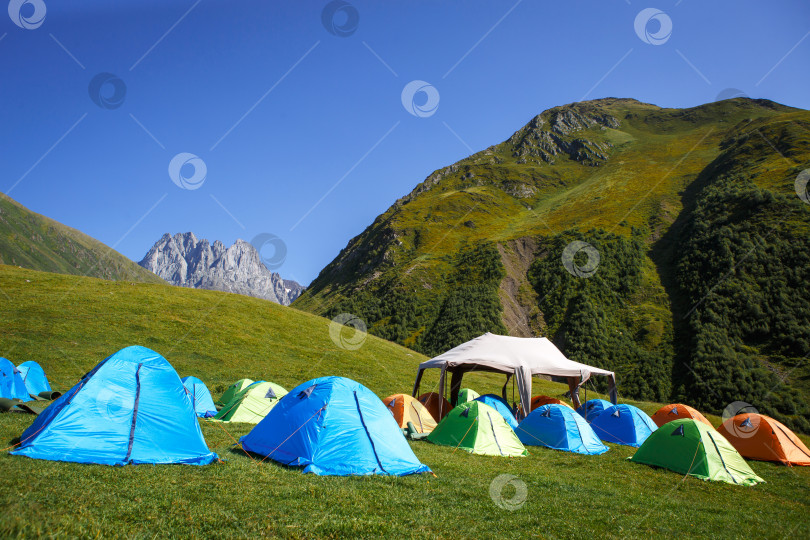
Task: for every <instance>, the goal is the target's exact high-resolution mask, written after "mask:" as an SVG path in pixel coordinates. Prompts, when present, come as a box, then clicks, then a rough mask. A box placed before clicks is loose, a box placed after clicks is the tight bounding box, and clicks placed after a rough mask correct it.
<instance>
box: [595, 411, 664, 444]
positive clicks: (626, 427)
mask: <svg viewBox="0 0 810 540" xmlns="http://www.w3.org/2000/svg"><path fill="white" fill-rule="evenodd" d="M591 427H592V428H593V431H594V432H595V433H596V434H597V435H598V436H599V438H600V439H602V440H603V441H606V442H612V443H618V444H624V445H627V446H636V447H638V446H641V443H643V442H644V440H645V439H646V438H647V437H649V436H650V433H652V432H653V431H655V430H656V429H658V426H656V425H655V422H653V421H652V418H650V417H649V416H647V413H645V412H644V411H642V410H641V409H639V408H638V407H634V406H633V405H626V404H622V405H614V406H613V407H610V408H609V409H605V410H604V411H602V414H600V415H599V416H597V417H596V420H594V421H593V422H591Z"/></svg>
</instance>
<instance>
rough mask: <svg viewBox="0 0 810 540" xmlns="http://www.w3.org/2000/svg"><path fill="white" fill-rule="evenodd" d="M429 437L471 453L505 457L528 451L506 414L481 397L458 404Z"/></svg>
mask: <svg viewBox="0 0 810 540" xmlns="http://www.w3.org/2000/svg"><path fill="white" fill-rule="evenodd" d="M426 440H427V441H428V442H432V443H433V444H438V445H442V446H452V447H454V448H460V449H462V450H465V451H467V452H470V453H471V454H480V455H485V456H505V457H517V456H527V455H529V452H528V451H526V448H525V447H524V446H523V444H521V442H520V440H518V438H517V435H515V432H514V431H513V430H512V428H511V427H509V424H507V423H506V420H504V418H503V416H501V414H500V413H499V412H498V411H496V410H495V409H493V408H492V407H490V406H489V405H486V404H485V403H482V402H480V401H468V402H467V403H462V404H460V405H457V406H456V407H455V408H454V409H452V410H451V411H450V412H449V413H448V414H447V416H445V418H444V420H442V421H441V422H439V425H438V426H436V429H434V430H433V431H432V432H431V433H430V435H428V436H427V438H426Z"/></svg>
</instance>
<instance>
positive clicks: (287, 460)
mask: <svg viewBox="0 0 810 540" xmlns="http://www.w3.org/2000/svg"><path fill="white" fill-rule="evenodd" d="M240 442H241V443H242V448H244V449H245V450H246V451H248V452H253V453H256V454H260V455H263V456H267V457H269V458H271V459H273V460H275V461H277V462H279V463H282V464H284V465H292V466H299V467H304V472H307V473H314V474H318V475H334V476H348V475H371V474H387V475H396V476H404V475H407V474H415V473H422V472H430V469H429V468H428V467H427V466H425V465H423V464H422V463H420V462H419V460H418V459H417V457H416V456H415V455H414V453H413V451H412V450H411V447H410V446H409V445H408V442H407V440H406V439H405V437H403V435H402V431H401V430H400V428H399V426H398V425H397V422H396V420H394V417H393V416H392V415H391V413H390V412H389V411H388V409H387V408H386V407H385V405H384V404H383V402H382V401H380V398H378V397H377V396H376V395H375V394H374V393H373V392H372V391H371V390H369V389H368V388H366V387H365V386H363V385H362V384H359V383H357V382H355V381H352V380H351V379H346V378H343V377H321V378H319V379H313V380H311V381H308V382H305V383H304V384H301V385H299V386H297V387H296V388H294V389H293V390H292V391H291V392H290V393H289V394H287V395H286V396H284V397H283V398H281V400H280V401H279V402H278V404H277V405H276V406H275V407H273V408H272V409H271V410H270V412H269V413H268V414H267V416H266V417H264V419H263V420H262V421H261V422H259V423H258V424H257V425H256V427H254V428H253V430H252V431H251V432H250V433H248V434H247V435H245V436H244V437H242V438H241V439H240Z"/></svg>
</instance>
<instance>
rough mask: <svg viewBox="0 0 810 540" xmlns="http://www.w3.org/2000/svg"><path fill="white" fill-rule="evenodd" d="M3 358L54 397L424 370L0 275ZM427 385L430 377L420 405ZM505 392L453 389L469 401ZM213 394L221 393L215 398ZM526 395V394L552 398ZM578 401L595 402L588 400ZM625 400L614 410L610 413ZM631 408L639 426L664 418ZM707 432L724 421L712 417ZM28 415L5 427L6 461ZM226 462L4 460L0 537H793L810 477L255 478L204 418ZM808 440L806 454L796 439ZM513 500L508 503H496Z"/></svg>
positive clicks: (448, 454) (89, 290)
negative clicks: (92, 374)
mask: <svg viewBox="0 0 810 540" xmlns="http://www.w3.org/2000/svg"><path fill="white" fill-rule="evenodd" d="M0 298H2V302H1V303H0V325H2V333H0V354H2V355H4V356H7V357H9V358H10V359H12V360H13V361H14V362H15V363H19V362H20V361H22V360H25V359H34V360H37V361H38V362H40V363H41V364H42V365H43V367H45V369H46V371H47V372H48V375H49V377H50V378H51V381H52V384H53V386H54V387H55V388H56V389H61V390H65V389H67V388H68V387H69V386H71V385H72V384H74V383H75V382H76V379H77V378H78V377H79V376H81V375H82V374H83V373H85V372H86V371H87V370H89V369H90V368H92V367H93V366H94V365H95V364H96V363H98V362H99V361H100V360H101V359H103V358H104V357H105V356H107V355H108V354H110V353H112V352H114V351H115V350H117V349H119V348H121V347H123V346H126V345H130V344H134V343H140V344H144V345H147V346H149V347H152V348H154V349H155V350H157V351H159V352H161V353H162V354H164V355H165V356H166V357H167V358H168V359H169V361H170V362H172V364H173V365H174V366H175V368H177V370H178V371H179V373H180V374H181V375H185V374H189V373H193V374H195V375H198V376H200V377H201V378H202V379H203V380H205V381H206V382H207V383H209V386H212V387H214V388H217V387H222V385H225V384H228V383H230V382H233V381H234V380H236V379H238V378H242V377H251V378H254V379H258V378H265V379H269V380H273V381H276V382H278V383H280V384H282V385H284V386H287V387H288V388H290V387H292V386H293V385H295V384H297V383H300V382H303V381H304V380H306V379H308V378H312V377H316V376H320V375H344V376H348V377H351V378H354V379H355V380H358V381H359V382H361V383H363V384H365V385H366V386H368V387H369V388H371V390H373V391H374V392H376V393H377V394H378V395H380V396H386V395H388V394H390V393H394V392H405V393H408V392H409V390H410V387H411V384H412V381H413V376H414V374H415V368H416V365H417V363H418V362H419V361H421V360H423V359H424V357H422V356H421V355H418V354H417V353H414V352H411V351H409V350H407V349H405V348H402V347H400V346H397V345H394V344H391V343H387V342H384V341H382V340H379V339H377V338H374V337H373V336H369V337H368V339H367V340H366V342H365V343H364V344H363V346H362V347H361V348H360V349H358V350H356V351H347V350H344V349H341V348H339V347H337V346H336V345H335V344H334V343H332V341H331V339H330V337H329V332H328V327H329V322H328V321H327V320H325V319H321V318H319V317H315V316H313V315H310V314H307V313H302V312H299V311H296V310H294V309H291V308H285V307H281V306H277V305H275V304H271V303H269V302H265V301H261V300H257V299H252V298H247V297H242V296H237V295H230V294H226V293H218V292H211V291H198V290H188V289H181V288H174V287H169V286H165V285H146V284H132V283H128V282H107V281H102V280H96V279H89V278H75V277H70V276H60V275H55V274H47V273H41V272H34V271H30V270H21V269H17V268H10V267H3V266H0ZM434 384H435V374H431V375H430V377H428V378H426V381H425V382H424V384H423V389H426V390H429V389H430V388H431V386H432V385H434ZM500 384H501V380H500V378H497V377H493V376H491V375H484V374H472V375H470V376H469V377H465V386H467V385H468V386H471V387H472V388H475V389H476V390H478V391H479V392H481V393H485V392H492V391H497V388H498V386H499V385H500ZM223 388H224V387H223ZM563 391H564V387H563V386H562V385H560V384H556V383H552V382H548V381H543V380H540V379H535V381H534V392H533V393H534V394H540V393H545V394H549V395H560V394H561V393H562V392H563ZM588 397H589V398H592V397H594V394H593V393H591V392H589V395H588ZM622 401H625V400H622ZM627 402H629V403H634V404H636V405H638V406H640V407H641V408H643V409H644V410H646V411H647V412H649V413H652V412H654V411H655V410H656V409H657V408H658V406H659V404H656V403H640V402H633V401H627ZM710 420H711V421H713V422H714V423H715V424H717V423H718V421H719V419H718V418H716V417H711V416H710ZM31 421H32V417H31V416H28V415H22V414H4V415H0V444H1V445H2V447H3V448H4V447H7V446H11V445H12V444H13V441H14V439H15V438H17V437H19V436H20V434H21V433H22V431H23V430H24V429H25V428H26V427H27V426H28V425H30V423H31ZM201 425H202V429H203V433H204V435H205V437H206V440H207V442H208V444H209V446H210V447H211V449H212V450H214V451H216V452H217V453H218V454H219V455H220V457H222V458H223V459H224V460H225V461H224V463H221V464H216V465H211V466H207V467H192V466H146V465H142V466H129V467H120V468H119V467H104V466H96V465H79V464H72V463H57V462H49V461H38V460H31V459H27V458H23V457H16V456H11V455H9V454H8V453H7V452H3V453H0V505H2V506H3V513H2V514H1V515H0V537H3V538H9V537H35V536H42V537H96V536H116V537H119V536H121V537H123V536H127V537H138V538H146V537H150V538H151V537H217V538H233V537H257V536H267V537H284V538H312V537H332V538H339V537H380V536H389V537H393V536H396V537H423V538H435V537H444V538H449V537H453V538H481V537H485V538H487V537H502V538H525V537H565V538H592V537H614V538H619V537H621V538H626V537H631V538H646V537H650V536H656V537H673V536H678V537H709V536H711V537H729V538H733V537H738V538H740V537H765V538H785V537H791V538H795V537H799V538H801V537H806V536H808V534H810V525H808V522H807V518H806V516H807V515H808V510H810V489H808V487H809V486H810V470H808V468H787V467H783V466H778V465H774V464H770V463H761V462H752V463H751V465H752V467H753V468H754V470H755V471H756V472H757V474H759V475H760V476H762V477H763V478H764V479H765V480H766V481H767V483H765V484H762V485H758V486H755V487H751V488H743V487H737V486H730V485H726V484H718V483H710V482H703V481H700V480H697V479H694V478H686V479H684V478H683V477H682V476H681V475H679V474H676V473H673V472H669V471H666V470H657V469H652V468H650V467H646V466H643V465H637V464H633V463H630V462H628V461H627V460H626V458H627V457H628V456H630V455H632V453H633V451H634V450H633V449H631V448H628V447H623V446H617V445H610V446H611V449H610V451H609V452H607V453H606V454H603V455H601V456H578V455H574V454H568V453H564V452H555V451H552V450H547V449H543V448H536V447H530V449H529V451H530V456H529V457H526V458H511V459H506V458H494V457H484V456H473V455H469V454H466V453H464V452H462V451H458V452H453V450H452V449H451V448H446V447H438V446H433V445H431V444H429V443H427V442H423V441H419V442H413V443H411V445H412V447H413V450H414V452H415V453H416V455H417V456H418V457H419V458H420V459H421V460H422V462H423V463H425V464H427V465H428V466H430V467H431V468H432V469H433V471H434V472H435V474H436V476H435V477H433V476H431V475H421V476H416V477H407V478H387V477H377V478H359V477H355V478H329V477H316V476H311V475H303V474H302V473H301V472H300V471H298V470H296V469H290V468H285V467H281V466H279V465H277V464H275V463H273V462H270V461H269V460H268V461H265V462H263V463H259V462H257V460H256V459H255V458H252V457H249V456H247V455H245V454H244V453H242V452H241V451H238V450H233V449H232V445H233V441H234V439H237V438H238V437H239V436H241V435H244V434H246V433H247V432H248V431H249V430H250V429H251V426H249V425H240V424H235V425H222V424H216V423H212V422H208V421H203V420H201ZM805 440H807V439H806V438H805ZM501 474H511V475H515V476H517V477H518V478H519V479H520V480H521V481H522V482H524V483H525V484H526V488H527V498H526V501H525V504H524V505H523V506H522V507H521V508H519V509H517V510H514V511H509V510H504V509H502V508H500V507H498V506H497V505H496V504H495V503H494V502H493V500H492V499H491V498H490V495H489V490H490V484H491V483H492V481H493V480H494V479H495V478H496V477H497V476H499V475H501ZM502 495H503V496H504V498H506V499H509V498H511V497H512V496H513V495H514V491H513V490H512V488H506V489H505V490H504V492H503V494H502Z"/></svg>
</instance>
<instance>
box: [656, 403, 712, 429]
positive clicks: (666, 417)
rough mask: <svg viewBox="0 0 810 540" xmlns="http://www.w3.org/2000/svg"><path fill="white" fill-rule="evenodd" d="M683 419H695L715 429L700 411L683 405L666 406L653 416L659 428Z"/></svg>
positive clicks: (672, 404) (671, 404)
mask: <svg viewBox="0 0 810 540" xmlns="http://www.w3.org/2000/svg"><path fill="white" fill-rule="evenodd" d="M682 418H694V419H695V420H697V421H698V422H703V423H704V424H706V425H707V426H709V427H710V428H712V429H714V426H713V425H712V423H711V422H709V421H708V420H707V419H706V417H705V416H703V415H702V414H701V413H700V411H698V410H697V409H693V408H692V407H690V406H689V405H683V404H681V403H670V404H669V405H664V406H663V407H661V408H660V409H658V410H657V411H656V413H655V414H654V415H652V420H653V422H655V425H656V426H658V427H661V426H663V425H664V424H666V423H667V422H672V421H673V420H680V419H682Z"/></svg>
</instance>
